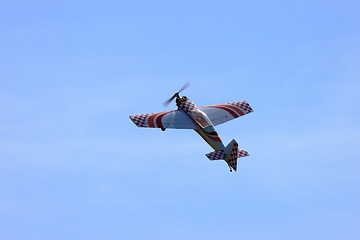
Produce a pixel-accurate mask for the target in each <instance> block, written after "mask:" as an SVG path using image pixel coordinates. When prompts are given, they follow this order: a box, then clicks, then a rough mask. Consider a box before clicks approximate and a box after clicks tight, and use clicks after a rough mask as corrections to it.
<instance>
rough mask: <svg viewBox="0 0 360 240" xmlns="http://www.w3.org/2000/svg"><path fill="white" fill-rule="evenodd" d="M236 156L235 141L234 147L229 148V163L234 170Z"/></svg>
mask: <svg viewBox="0 0 360 240" xmlns="http://www.w3.org/2000/svg"><path fill="white" fill-rule="evenodd" d="M237 158H238V144H237V143H235V144H234V147H233V148H232V149H231V153H230V159H229V165H230V166H231V167H232V168H233V169H234V170H235V171H236V166H237Z"/></svg>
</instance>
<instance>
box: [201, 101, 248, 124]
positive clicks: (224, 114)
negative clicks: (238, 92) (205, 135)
mask: <svg viewBox="0 0 360 240" xmlns="http://www.w3.org/2000/svg"><path fill="white" fill-rule="evenodd" d="M199 109H200V110H201V111H203V112H204V113H206V115H207V116H208V117H209V118H210V120H211V122H212V123H213V124H214V126H216V125H219V124H221V123H224V122H227V121H230V120H232V119H235V118H238V117H241V116H243V115H245V114H248V113H251V112H252V111H253V110H252V108H251V107H250V105H249V104H248V103H247V102H246V101H239V102H232V103H225V104H218V105H211V106H204V107H199Z"/></svg>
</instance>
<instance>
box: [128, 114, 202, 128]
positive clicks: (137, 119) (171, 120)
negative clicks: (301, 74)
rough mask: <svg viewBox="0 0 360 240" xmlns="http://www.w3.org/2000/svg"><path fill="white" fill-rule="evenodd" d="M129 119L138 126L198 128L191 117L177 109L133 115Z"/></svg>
mask: <svg viewBox="0 0 360 240" xmlns="http://www.w3.org/2000/svg"><path fill="white" fill-rule="evenodd" d="M130 119H131V120H132V121H133V122H134V123H135V125H136V126H138V127H149V128H176V129H198V127H197V126H196V124H195V123H194V122H193V121H192V119H191V118H190V117H189V116H188V115H186V113H184V112H183V111H179V110H174V111H167V112H159V113H147V114H140V115H134V116H130Z"/></svg>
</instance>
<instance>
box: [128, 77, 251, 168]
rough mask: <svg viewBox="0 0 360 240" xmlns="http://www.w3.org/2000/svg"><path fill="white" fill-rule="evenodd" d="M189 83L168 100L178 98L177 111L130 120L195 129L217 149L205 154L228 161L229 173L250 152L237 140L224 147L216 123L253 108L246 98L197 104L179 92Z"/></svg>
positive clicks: (136, 123) (147, 125)
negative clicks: (203, 104)
mask: <svg viewBox="0 0 360 240" xmlns="http://www.w3.org/2000/svg"><path fill="white" fill-rule="evenodd" d="M188 85H189V83H187V84H185V86H183V87H182V89H181V90H180V91H178V92H177V93H175V94H174V95H173V96H172V97H171V98H170V99H169V100H168V101H167V102H166V103H165V104H166V105H167V104H169V103H170V102H171V101H172V100H173V99H174V98H176V105H177V107H178V109H177V110H173V111H166V112H159V113H148V114H140V115H133V116H130V119H131V120H132V121H133V122H134V123H135V125H136V126H138V127H149V128H161V130H163V131H165V129H166V128H175V129H194V130H195V131H196V132H197V133H198V134H199V135H200V136H201V137H202V138H203V139H204V140H205V141H206V142H207V143H208V144H209V145H210V146H211V147H212V148H213V149H214V150H215V151H214V152H211V153H208V154H206V156H207V157H208V158H209V159H210V160H225V161H226V163H227V164H228V166H229V168H230V172H231V171H232V170H231V168H232V169H234V170H235V171H236V167H237V159H238V158H240V157H246V156H249V154H248V152H247V151H245V150H242V149H238V143H237V142H236V141H235V139H233V140H232V141H231V142H230V143H229V144H228V145H227V146H226V147H225V146H224V144H223V143H222V141H221V139H220V137H219V135H218V133H217V132H216V131H215V128H214V126H216V125H219V124H221V123H224V122H227V121H230V120H232V119H235V118H238V117H240V116H243V115H245V114H248V113H251V112H252V111H253V110H252V108H251V107H250V105H249V104H248V103H247V102H246V101H239V102H232V103H226V104H219V105H211V106H204V107H197V106H196V105H195V104H194V103H193V102H191V101H190V100H189V99H188V98H187V97H186V96H183V97H180V95H179V93H180V92H181V91H182V90H184V89H185V88H186V87H187V86H188Z"/></svg>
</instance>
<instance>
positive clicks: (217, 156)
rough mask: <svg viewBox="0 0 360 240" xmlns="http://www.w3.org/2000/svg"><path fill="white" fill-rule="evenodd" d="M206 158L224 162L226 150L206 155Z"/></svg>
mask: <svg viewBox="0 0 360 240" xmlns="http://www.w3.org/2000/svg"><path fill="white" fill-rule="evenodd" d="M206 156H207V157H208V158H209V159H210V160H223V159H225V157H226V154H225V152H224V150H217V151H214V152H211V153H208V154H206Z"/></svg>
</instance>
